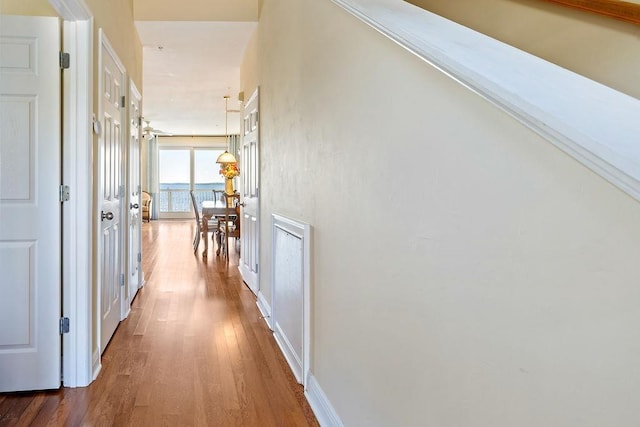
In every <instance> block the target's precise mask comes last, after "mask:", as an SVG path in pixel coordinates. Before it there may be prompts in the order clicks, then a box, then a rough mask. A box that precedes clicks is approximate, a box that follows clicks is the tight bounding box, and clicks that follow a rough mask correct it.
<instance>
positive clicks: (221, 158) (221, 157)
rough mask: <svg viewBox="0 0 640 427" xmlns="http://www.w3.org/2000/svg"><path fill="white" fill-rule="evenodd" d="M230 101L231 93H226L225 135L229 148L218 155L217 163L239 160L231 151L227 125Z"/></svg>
mask: <svg viewBox="0 0 640 427" xmlns="http://www.w3.org/2000/svg"><path fill="white" fill-rule="evenodd" d="M228 102H229V95H226V96H225V97H224V137H225V140H226V143H227V149H226V150H224V153H222V154H220V155H219V156H218V159H217V160H216V163H220V164H227V163H238V161H237V160H236V156H234V155H233V154H232V153H230V152H229V133H228V132H227V125H228V121H227V120H228V119H227V115H228V114H229V107H228V104H227V103H228Z"/></svg>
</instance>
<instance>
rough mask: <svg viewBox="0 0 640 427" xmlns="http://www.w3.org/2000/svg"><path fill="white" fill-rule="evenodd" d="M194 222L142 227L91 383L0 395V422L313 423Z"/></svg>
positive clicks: (243, 296) (244, 296)
mask: <svg viewBox="0 0 640 427" xmlns="http://www.w3.org/2000/svg"><path fill="white" fill-rule="evenodd" d="M193 228H194V225H193V221H153V222H151V223H150V224H146V223H145V224H144V226H143V237H142V238H143V270H144V272H145V279H146V285H145V287H144V288H142V289H141V290H140V291H139V293H138V295H137V297H136V298H135V300H134V302H133V305H132V307H131V313H130V314H129V317H128V318H127V319H125V320H124V321H123V322H122V323H121V324H120V326H119V327H118V329H117V331H116V333H115V335H114V337H113V339H112V340H111V343H110V344H109V346H108V347H107V349H106V351H105V352H104V354H103V357H102V372H101V373H100V375H99V377H98V379H97V380H96V381H94V383H93V384H91V386H89V387H87V388H79V389H61V390H58V391H52V392H43V393H20V394H9V395H0V426H9V425H11V426H13V425H55V426H77V425H87V426H96V425H117V426H124V425H131V426H160V425H167V426H182V425H184V426H234V425H235V426H258V425H259V426H307V425H317V423H316V421H315V417H314V415H313V413H312V411H311V409H310V407H309V405H308V404H307V402H306V400H305V398H304V395H303V390H302V386H300V385H298V384H297V383H296V382H295V379H294V377H293V374H292V373H291V371H290V369H289V367H288V365H287V363H286V361H285V359H284V357H283V356H282V354H281V353H280V350H279V348H278V347H277V345H276V343H275V340H274V339H273V337H272V334H271V331H270V330H269V329H268V327H267V326H266V324H265V322H264V321H263V320H261V319H260V318H259V316H260V314H259V311H258V309H257V307H256V304H255V297H254V295H253V294H252V293H251V291H250V290H249V289H248V288H247V287H246V286H245V285H244V284H243V283H242V279H241V277H240V275H239V273H238V269H237V261H238V259H237V254H235V252H233V251H232V250H231V249H232V248H233V244H232V246H231V248H230V252H232V253H233V255H232V258H231V261H230V263H229V265H228V266H227V264H226V262H225V261H224V258H219V257H216V256H215V251H212V248H211V246H210V248H209V257H208V259H206V258H202V256H201V253H202V247H203V245H202V242H201V244H200V248H199V251H198V255H197V256H196V255H194V254H193V251H192V246H191V242H192V237H193Z"/></svg>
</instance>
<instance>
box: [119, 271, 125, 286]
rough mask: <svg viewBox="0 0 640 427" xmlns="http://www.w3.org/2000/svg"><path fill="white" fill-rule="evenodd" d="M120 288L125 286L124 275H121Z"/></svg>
mask: <svg viewBox="0 0 640 427" xmlns="http://www.w3.org/2000/svg"><path fill="white" fill-rule="evenodd" d="M120 286H124V273H122V274H121V275H120Z"/></svg>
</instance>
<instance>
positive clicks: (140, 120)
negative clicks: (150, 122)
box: [138, 116, 142, 126]
mask: <svg viewBox="0 0 640 427" xmlns="http://www.w3.org/2000/svg"><path fill="white" fill-rule="evenodd" d="M138 126H142V116H138Z"/></svg>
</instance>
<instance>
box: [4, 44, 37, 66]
mask: <svg viewBox="0 0 640 427" xmlns="http://www.w3.org/2000/svg"><path fill="white" fill-rule="evenodd" d="M37 47H38V45H37V40H36V39H35V38H31V37H0V58H2V65H1V66H0V70H1V72H2V73H11V74H36V73H37V71H38V70H37V61H36V53H37Z"/></svg>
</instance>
